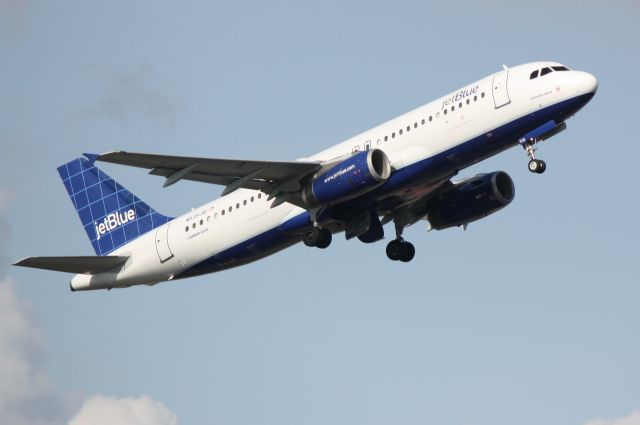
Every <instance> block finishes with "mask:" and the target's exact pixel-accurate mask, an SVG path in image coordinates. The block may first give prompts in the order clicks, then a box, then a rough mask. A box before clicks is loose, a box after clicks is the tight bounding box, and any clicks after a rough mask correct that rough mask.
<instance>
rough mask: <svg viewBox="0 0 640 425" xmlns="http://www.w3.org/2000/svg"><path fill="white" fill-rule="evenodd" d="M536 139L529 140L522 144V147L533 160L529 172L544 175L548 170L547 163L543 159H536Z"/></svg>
mask: <svg viewBox="0 0 640 425" xmlns="http://www.w3.org/2000/svg"><path fill="white" fill-rule="evenodd" d="M536 142H537V140H536V139H533V138H531V139H529V140H527V141H525V142H523V143H522V147H523V148H524V150H526V151H527V155H528V156H529V158H531V160H530V161H529V166H528V168H529V171H531V172H532V173H537V174H542V173H544V172H545V170H546V169H547V163H546V162H544V161H543V160H541V159H536V155H535V151H536V148H535V147H534V145H535V144H536Z"/></svg>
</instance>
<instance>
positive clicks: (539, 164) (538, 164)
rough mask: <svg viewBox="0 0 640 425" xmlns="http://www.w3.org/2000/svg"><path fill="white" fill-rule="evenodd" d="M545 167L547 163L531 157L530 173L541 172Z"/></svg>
mask: <svg viewBox="0 0 640 425" xmlns="http://www.w3.org/2000/svg"><path fill="white" fill-rule="evenodd" d="M546 169H547V163H546V162H544V161H543V160H541V159H532V160H531V161H529V171H531V172H532V173H537V174H542V173H544V172H545V170H546Z"/></svg>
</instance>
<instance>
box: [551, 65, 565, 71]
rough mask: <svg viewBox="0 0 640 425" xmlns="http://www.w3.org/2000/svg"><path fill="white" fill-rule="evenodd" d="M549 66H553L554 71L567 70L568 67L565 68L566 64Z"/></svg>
mask: <svg viewBox="0 0 640 425" xmlns="http://www.w3.org/2000/svg"><path fill="white" fill-rule="evenodd" d="M551 68H553V70H554V71H568V70H569V68H567V67H566V66H552V67H551Z"/></svg>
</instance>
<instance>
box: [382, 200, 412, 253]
mask: <svg viewBox="0 0 640 425" xmlns="http://www.w3.org/2000/svg"><path fill="white" fill-rule="evenodd" d="M393 223H394V224H395V226H396V238H395V239H394V240H392V241H391V242H389V243H388V244H387V257H389V259H390V260H392V261H402V262H403V263H408V262H409V261H411V260H413V257H414V256H415V255H416V249H415V247H414V246H413V244H412V243H411V242H407V241H405V240H404V239H403V238H402V231H403V230H404V228H405V226H406V225H407V224H409V216H408V212H407V211H406V210H400V211H395V212H394V214H393Z"/></svg>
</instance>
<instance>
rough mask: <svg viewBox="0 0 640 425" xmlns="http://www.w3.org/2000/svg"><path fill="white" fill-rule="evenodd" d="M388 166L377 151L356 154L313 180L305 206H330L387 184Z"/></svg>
mask: <svg viewBox="0 0 640 425" xmlns="http://www.w3.org/2000/svg"><path fill="white" fill-rule="evenodd" d="M390 175H391V164H390V163H389V159H388V158H387V155H386V154H385V153H384V152H383V151H382V150H380V149H371V150H368V151H364V152H357V153H355V154H353V155H352V156H350V157H349V158H347V159H345V160H344V161H342V162H340V163H339V164H337V165H334V166H333V167H331V168H329V169H328V170H326V171H324V172H322V174H320V175H318V176H316V177H315V178H314V179H313V180H312V181H311V182H310V183H309V184H308V185H307V186H306V188H305V190H304V193H303V196H304V201H305V202H306V203H307V204H308V205H320V204H331V203H338V202H343V201H347V200H349V199H353V198H355V197H357V196H360V195H362V194H363V193H366V192H369V191H371V190H373V189H375V188H376V187H378V186H380V185H381V184H383V183H384V182H386V181H387V179H388V178H389V176H390Z"/></svg>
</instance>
